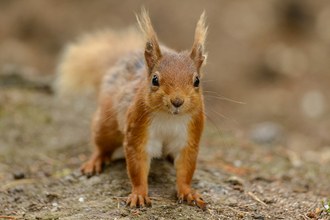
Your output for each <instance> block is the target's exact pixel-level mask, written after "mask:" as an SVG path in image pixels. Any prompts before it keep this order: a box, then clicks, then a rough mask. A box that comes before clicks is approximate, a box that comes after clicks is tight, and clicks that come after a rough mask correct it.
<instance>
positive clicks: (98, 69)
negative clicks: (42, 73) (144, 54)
mask: <svg viewBox="0 0 330 220" xmlns="http://www.w3.org/2000/svg"><path fill="white" fill-rule="evenodd" d="M143 43H144V42H143V38H142V37H141V34H140V32H139V31H138V30H137V29H136V28H135V27H130V28H127V29H125V30H122V31H114V30H105V31H99V32H96V33H93V34H87V35H85V36H83V37H81V38H80V39H79V40H78V41H77V42H74V43H70V44H69V45H68V46H67V47H66V49H65V51H64V53H63V55H62V57H61V59H60V63H59V65H58V68H57V79H56V82H55V89H56V91H57V92H58V93H59V94H62V95H63V94H65V95H67V94H76V93H82V92H93V91H98V90H99V87H100V85H101V82H102V78H103V76H104V75H105V74H106V73H107V71H108V70H109V69H110V68H111V67H112V66H114V65H115V64H116V63H117V62H118V61H119V60H120V59H122V57H123V56H124V55H125V54H126V53H128V52H129V51H133V50H136V49H138V48H140V49H141V48H143Z"/></svg>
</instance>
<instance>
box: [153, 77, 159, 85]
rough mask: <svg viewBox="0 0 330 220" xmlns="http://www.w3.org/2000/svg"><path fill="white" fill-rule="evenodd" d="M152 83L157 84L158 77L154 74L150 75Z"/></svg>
mask: <svg viewBox="0 0 330 220" xmlns="http://www.w3.org/2000/svg"><path fill="white" fill-rule="evenodd" d="M152 85H153V86H159V82H158V78H157V76H156V75H154V77H152Z"/></svg>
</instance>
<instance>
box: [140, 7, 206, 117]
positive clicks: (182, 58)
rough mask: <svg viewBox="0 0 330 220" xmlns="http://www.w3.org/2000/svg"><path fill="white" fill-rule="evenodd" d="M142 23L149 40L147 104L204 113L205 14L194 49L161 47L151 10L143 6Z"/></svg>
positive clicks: (176, 112)
mask: <svg viewBox="0 0 330 220" xmlns="http://www.w3.org/2000/svg"><path fill="white" fill-rule="evenodd" d="M138 23H139V25H140V28H141V30H142V32H143V34H144V37H145V39H146V46H145V51H144V58H145V63H146V67H147V74H148V76H147V81H148V82H147V86H149V89H150V90H149V91H150V92H148V95H147V100H146V101H147V104H148V105H149V106H150V107H151V108H153V109H154V110H155V111H162V112H166V113H168V114H173V115H181V114H187V113H193V112H201V111H202V109H203V96H202V90H201V84H200V79H201V77H202V72H201V69H202V66H203V65H204V64H205V63H206V57H207V55H206V54H205V52H204V42H205V38H206V34H207V27H206V26H205V14H204V13H203V14H202V15H201V17H200V19H199V21H198V23H197V27H196V32H195V40H194V44H193V47H192V49H191V51H183V52H181V53H176V52H173V51H171V50H169V49H165V48H164V49H163V50H161V47H160V46H159V43H158V39H157V35H156V33H155V31H154V29H153V27H152V25H151V21H150V18H149V16H148V13H147V12H146V11H145V10H144V9H142V14H141V16H140V17H138Z"/></svg>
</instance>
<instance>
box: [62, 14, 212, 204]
mask: <svg viewBox="0 0 330 220" xmlns="http://www.w3.org/2000/svg"><path fill="white" fill-rule="evenodd" d="M136 17H137V21H138V25H139V28H140V31H141V32H142V35H143V36H142V37H141V34H140V33H138V32H137V31H136V29H134V28H128V29H127V30H125V31H122V32H120V31H117V32H116V31H111V30H108V31H103V32H98V33H94V34H90V35H87V36H85V37H83V38H81V39H80V40H79V41H78V42H76V43H72V44H69V46H68V47H67V49H66V51H65V52H64V54H63V56H62V59H61V61H60V63H59V66H58V71H57V74H58V75H57V82H56V86H57V89H58V90H59V92H61V93H74V92H81V91H82V90H84V89H85V90H86V89H90V88H94V89H96V90H97V91H98V94H99V99H98V108H97V110H96V112H95V114H94V116H93V119H92V126H91V132H92V141H93V145H94V152H93V153H92V155H91V157H90V159H89V160H88V161H87V162H85V163H84V164H83V165H82V167H81V172H82V173H83V174H84V175H86V176H87V177H90V176H92V175H94V174H95V173H100V172H101V171H102V164H103V163H105V162H107V161H110V160H111V157H112V155H113V153H114V152H115V150H116V149H117V148H120V147H121V146H123V147H124V150H125V158H126V163H127V171H128V174H129V177H130V180H131V184H132V193H131V194H130V195H128V199H127V201H126V204H127V205H130V207H131V208H136V207H137V206H139V207H145V206H151V201H150V199H149V197H148V181H147V180H148V173H149V168H150V162H151V160H152V158H159V157H161V156H162V155H165V156H168V157H170V158H171V159H172V161H173V163H174V166H175V168H176V176H177V184H176V187H177V196H178V202H179V203H183V201H187V203H188V204H189V205H193V204H197V205H198V206H199V207H200V208H202V209H205V208H206V206H207V202H205V201H204V200H203V198H202V196H201V195H200V194H199V193H198V192H197V191H193V190H192V189H191V187H190V184H191V181H192V178H193V174H194V171H195V169H196V161H197V154H198V149H199V142H200V139H201V135H202V131H203V127H204V120H205V118H204V102H203V94H202V88H201V85H200V80H201V78H202V67H203V65H204V64H205V63H206V58H207V54H206V53H205V52H204V42H205V38H206V35H207V27H206V25H205V12H203V13H202V15H201V16H200V19H199V21H198V23H197V27H196V30H195V39H194V42H193V46H192V49H191V50H190V51H182V52H179V53H178V52H176V51H174V50H172V49H170V48H168V47H166V46H164V45H161V44H159V42H158V38H157V35H156V33H155V31H154V29H153V27H152V24H151V21H150V17H149V14H148V12H147V11H146V10H145V9H142V12H141V15H137V16H136Z"/></svg>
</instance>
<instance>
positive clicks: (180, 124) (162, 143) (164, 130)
mask: <svg viewBox="0 0 330 220" xmlns="http://www.w3.org/2000/svg"><path fill="white" fill-rule="evenodd" d="M190 118H191V116H190V115H182V116H180V115H168V114H164V113H157V114H156V115H155V116H154V118H153V119H152V121H151V124H150V125H149V128H148V131H149V141H148V143H147V146H146V151H147V152H148V154H149V155H150V157H151V158H155V157H156V158H157V157H158V158H159V157H161V156H162V155H171V156H173V158H174V161H176V159H177V158H178V156H179V154H180V151H181V150H182V148H184V147H185V146H186V143H187V139H188V124H189V121H190Z"/></svg>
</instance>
